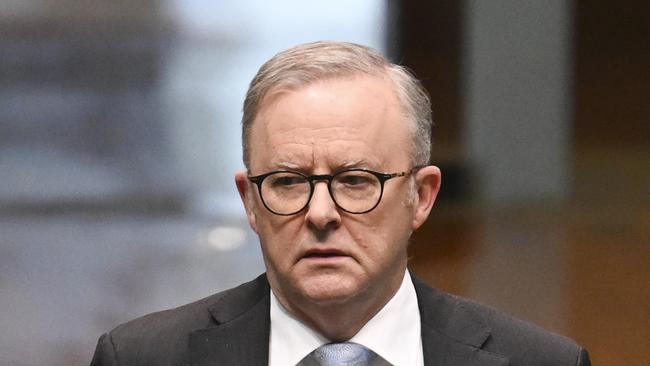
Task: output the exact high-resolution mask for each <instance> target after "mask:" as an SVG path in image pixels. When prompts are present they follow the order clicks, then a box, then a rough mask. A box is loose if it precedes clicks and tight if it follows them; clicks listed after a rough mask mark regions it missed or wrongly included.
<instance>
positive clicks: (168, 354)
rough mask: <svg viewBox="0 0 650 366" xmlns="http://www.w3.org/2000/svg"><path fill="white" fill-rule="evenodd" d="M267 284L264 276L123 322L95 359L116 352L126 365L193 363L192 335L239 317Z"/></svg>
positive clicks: (102, 340)
mask: <svg viewBox="0 0 650 366" xmlns="http://www.w3.org/2000/svg"><path fill="white" fill-rule="evenodd" d="M265 284H266V279H265V277H264V275H261V276H260V277H258V278H256V279H255V280H253V281H251V282H247V283H244V284H242V285H239V286H237V287H234V288H231V289H228V290H225V291H222V292H219V293H216V294H213V295H211V296H208V297H206V298H203V299H200V300H197V301H195V302H192V303H189V304H186V305H182V306H179V307H177V308H174V309H169V310H163V311H158V312H154V313H151V314H147V315H144V316H142V317H139V318H136V319H134V320H131V321H128V322H126V323H123V324H120V325H118V326H117V327H115V328H114V329H113V330H111V331H110V332H108V333H107V334H105V335H103V336H102V338H100V341H99V343H98V347H97V350H96V351H95V356H94V359H100V358H104V359H105V358H107V356H106V355H99V354H98V353H100V352H101V353H112V354H113V355H114V356H113V357H114V358H115V359H116V361H118V362H117V364H124V365H141V364H142V365H145V364H146V365H185V364H189V353H188V344H189V334H190V333H191V332H193V331H195V330H198V329H204V328H208V327H211V326H215V325H218V324H219V323H220V322H221V321H223V320H224V319H225V320H227V319H226V318H223V316H224V314H226V316H231V317H235V316H237V315H239V314H241V313H243V312H245V311H246V310H247V309H248V307H247V305H248V304H249V303H250V304H253V303H255V302H256V301H257V298H258V297H261V296H262V293H263V289H264V287H265ZM220 318H221V319H220ZM220 320H221V321H220ZM106 364H111V363H106ZM98 365H99V364H98Z"/></svg>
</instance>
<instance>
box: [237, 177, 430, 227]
mask: <svg viewBox="0 0 650 366" xmlns="http://www.w3.org/2000/svg"><path fill="white" fill-rule="evenodd" d="M421 168H422V166H416V167H413V168H411V169H410V170H408V171H403V172H399V173H380V172H376V171H373V170H368V169H361V168H352V169H345V170H341V171H338V172H336V173H334V174H316V175H306V174H303V173H300V172H296V171H292V170H275V171H272V172H268V173H264V174H260V175H255V176H248V180H249V181H251V182H252V183H254V184H255V185H256V186H257V192H258V193H259V195H260V199H261V200H262V204H263V205H264V207H266V209H267V210H269V211H270V212H271V213H273V214H276V215H279V216H291V215H295V214H297V213H299V212H300V211H302V210H304V209H305V208H306V207H307V206H309V202H311V198H312V196H313V195H314V188H315V186H314V182H316V181H327V190H328V192H329V194H330V197H331V198H332V201H333V202H334V204H335V205H336V207H338V208H340V209H341V210H343V211H345V212H347V213H351V214H354V215H361V214H365V213H368V212H370V211H372V210H374V209H375V208H377V206H379V203H380V202H381V199H382V197H383V196H384V183H386V181H387V180H389V179H393V178H397V177H405V176H408V175H411V174H413V172H415V171H417V170H419V169H421ZM349 172H365V173H369V174H372V175H374V176H375V177H377V179H378V180H379V186H380V191H379V198H378V199H377V202H376V203H375V204H374V205H373V206H372V207H371V208H369V209H367V210H365V211H361V212H354V211H348V210H346V209H345V208H343V207H341V205H339V203H338V202H336V198H334V194H333V193H332V181H333V180H334V177H336V176H337V175H340V174H343V173H349ZM278 173H292V174H298V175H300V176H301V177H303V178H305V179H306V180H307V182H309V197H308V198H307V202H306V203H305V205H304V206H303V207H301V208H300V209H299V210H297V211H295V212H292V213H279V212H275V211H273V210H272V209H271V208H270V207H269V206H268V205H267V204H266V201H265V200H264V195H262V182H264V179H266V178H267V177H269V176H271V175H273V174H278Z"/></svg>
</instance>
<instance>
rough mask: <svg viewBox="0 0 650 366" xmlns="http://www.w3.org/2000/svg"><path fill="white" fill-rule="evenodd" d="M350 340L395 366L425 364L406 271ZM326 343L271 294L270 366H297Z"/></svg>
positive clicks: (412, 293) (414, 304)
mask: <svg viewBox="0 0 650 366" xmlns="http://www.w3.org/2000/svg"><path fill="white" fill-rule="evenodd" d="M349 341H350V342H355V343H358V344H361V345H364V346H366V347H367V348H369V349H371V350H373V351H374V352H375V353H377V354H378V355H379V356H381V357H382V358H383V359H384V360H386V361H388V362H389V363H391V364H393V365H395V366H423V365H424V358H423V356H422V336H421V333H420V311H419V309H418V301H417V295H416V293H415V287H414V286H413V282H412V281H411V276H410V275H409V273H408V271H406V272H405V274H404V279H403V281H402V285H401V286H400V288H399V289H398V290H397V292H396V293H395V295H394V296H393V297H392V298H391V299H390V300H389V301H388V303H386V305H385V306H384V307H383V308H382V309H381V310H380V311H379V312H378V313H377V314H375V316H374V317H372V319H370V320H369V321H368V322H367V323H366V324H365V325H364V326H363V327H362V328H361V329H360V330H359V332H358V333H357V334H355V335H354V337H352V338H351V339H350V340H349ZM329 342H330V341H329V340H328V339H327V338H325V337H323V336H322V335H320V334H319V333H318V332H316V331H315V330H313V329H311V328H310V327H308V326H306V325H305V324H303V323H301V322H300V320H298V319H297V318H296V317H294V316H293V315H292V314H291V313H289V312H288V311H287V310H286V309H285V308H284V306H282V304H280V302H279V301H278V299H277V297H276V296H275V294H273V291H271V332H270V337H269V365H270V366H287V365H296V364H297V363H298V362H300V360H302V359H303V358H304V357H305V356H307V355H308V354H309V353H311V352H312V351H313V350H315V349H316V348H318V347H320V346H322V345H324V344H326V343H329Z"/></svg>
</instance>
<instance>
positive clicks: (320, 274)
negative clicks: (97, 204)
mask: <svg viewBox="0 0 650 366" xmlns="http://www.w3.org/2000/svg"><path fill="white" fill-rule="evenodd" d="M430 133H431V113H430V105H429V100H428V97H427V94H426V92H425V91H424V90H423V89H422V87H421V85H420V84H419V82H418V81H417V80H415V79H414V78H413V77H412V76H411V74H409V73H408V72H407V71H406V70H405V69H403V68H402V67H400V66H397V65H394V64H391V63H390V62H388V61H387V60H386V59H385V58H384V57H382V56H381V55H379V54H378V53H376V52H375V51H373V50H371V49H369V48H366V47H363V46H359V45H354V44H348V43H336V42H317V43H311V44H305V45H300V46H297V47H294V48H292V49H289V50H287V51H284V52H282V53H280V54H278V55H276V56H275V57H273V58H272V59H271V60H269V61H268V62H267V63H266V64H264V65H263V66H262V68H261V69H260V70H259V72H258V74H257V75H256V76H255V78H254V79H253V81H252V82H251V85H250V88H249V91H248V93H247V96H246V100H245V103H244V116H243V147H244V163H245V165H246V168H247V170H246V171H241V172H238V173H237V174H236V176H235V181H236V185H237V189H238V190H239V193H240V195H241V198H242V201H243V203H244V206H245V207H246V213H247V216H248V220H249V222H250V225H251V227H252V228H253V230H254V231H255V232H256V233H257V234H258V236H259V238H260V244H261V248H262V254H263V257H264V262H265V265H266V269H267V272H266V274H265V275H262V276H260V277H258V278H257V279H255V280H253V281H252V282H249V283H246V284H243V285H241V286H239V287H237V288H234V289H231V290H227V291H225V292H222V293H219V294H216V295H213V296H211V297H208V298H206V299H203V300H200V301H198V302H195V303H192V304H189V305H185V306H182V307H180V308H177V309H173V310H168V311H163V312H159V313H155V314H151V315H147V316H145V317H142V318H140V319H136V320H134V321H131V322H129V323H126V324H123V325H120V326H118V327H117V328H116V329H114V330H113V331H111V332H110V333H107V334H105V335H103V336H102V337H101V338H100V340H99V344H98V346H97V350H96V353H95V356H94V358H93V361H92V365H96V366H99V365H122V366H127V365H267V364H268V365H273V366H276V365H296V364H299V365H319V364H322V365H329V364H336V365H342V364H355V365H362V364H373V365H385V364H393V365H450V366H451V365H453V366H471V365H474V366H478V365H488V366H496V365H527V366H531V365H532V366H534V365H589V364H590V363H589V357H588V355H587V353H586V351H585V350H584V349H582V348H581V347H580V346H578V345H576V344H575V343H574V342H573V341H571V340H569V339H567V338H564V337H560V336H556V335H552V334H550V333H547V332H545V331H543V330H541V329H539V328H537V327H535V326H533V325H530V324H527V323H524V322H521V321H518V320H514V319H512V318H510V317H508V316H506V315H503V314H501V313H499V312H497V311H495V310H493V309H490V308H487V307H484V306H481V305H478V304H475V303H473V302H470V301H467V300H463V299H460V298H457V297H454V296H451V295H448V294H445V293H442V292H439V291H437V290H434V289H431V288H429V287H428V286H427V285H425V284H424V283H422V282H421V281H419V280H417V279H416V278H415V277H413V276H411V275H410V274H409V272H408V271H407V246H408V242H409V238H410V236H411V234H412V232H413V231H414V230H415V229H417V228H418V227H420V226H421V225H422V224H423V223H424V222H425V220H426V219H427V217H428V215H429V212H430V210H431V208H432V206H433V203H434V201H435V198H436V195H437V193H438V190H439V187H440V179H441V174H440V171H439V169H438V168H437V167H435V166H431V165H429V151H430V145H431V142H430ZM348 356H349V357H351V358H355V357H356V361H349V362H350V363H343V362H345V361H343V360H342V359H340V358H341V357H348ZM336 357H339V359H336V360H335V359H334V358H336ZM337 362H338V363H337Z"/></svg>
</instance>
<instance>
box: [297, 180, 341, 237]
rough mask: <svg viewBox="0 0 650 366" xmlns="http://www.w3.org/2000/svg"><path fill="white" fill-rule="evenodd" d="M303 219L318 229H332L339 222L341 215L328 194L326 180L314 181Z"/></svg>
mask: <svg viewBox="0 0 650 366" xmlns="http://www.w3.org/2000/svg"><path fill="white" fill-rule="evenodd" d="M305 219H306V220H307V222H308V223H309V224H310V225H312V226H313V227H314V228H316V229H318V230H327V229H333V228H336V227H338V226H339V224H340V223H341V215H340V214H339V211H338V209H337V207H336V204H335V203H334V201H333V200H332V196H330V192H329V190H328V189H327V182H326V181H319V182H314V193H313V194H312V197H311V201H309V207H308V209H307V214H306V218H305Z"/></svg>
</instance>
